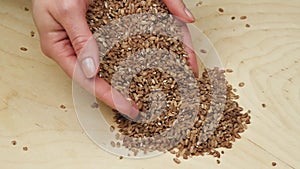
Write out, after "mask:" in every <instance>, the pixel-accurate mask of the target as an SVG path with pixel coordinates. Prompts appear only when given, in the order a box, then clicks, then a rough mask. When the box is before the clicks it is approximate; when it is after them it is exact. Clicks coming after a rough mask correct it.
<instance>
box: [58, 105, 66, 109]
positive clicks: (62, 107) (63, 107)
mask: <svg viewBox="0 0 300 169" xmlns="http://www.w3.org/2000/svg"><path fill="white" fill-rule="evenodd" d="M59 107H60V108H61V109H66V108H67V107H66V106H65V105H63V104H62V105H60V106H59Z"/></svg>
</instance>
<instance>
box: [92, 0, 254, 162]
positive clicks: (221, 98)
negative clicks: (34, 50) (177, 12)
mask: <svg viewBox="0 0 300 169" xmlns="http://www.w3.org/2000/svg"><path fill="white" fill-rule="evenodd" d="M169 13H170V12H169V11H168V9H167V8H166V6H165V5H164V4H163V3H161V2H160V1H159V0H127V1H126V0H123V1H119V0H104V1H103V0H96V1H93V3H92V4H91V5H90V8H89V10H88V12H87V20H88V22H89V26H90V29H91V31H92V32H93V33H94V35H95V36H96V40H97V42H98V44H99V48H100V53H101V52H102V53H101V54H102V55H103V57H101V64H100V72H99V77H102V78H104V79H105V80H106V81H107V82H109V83H110V84H112V86H113V87H114V88H116V89H117V90H118V91H119V92H121V93H122V94H124V95H126V96H128V97H129V98H130V99H131V100H133V101H134V102H135V103H136V104H137V106H138V108H139V110H140V112H141V113H140V115H139V117H138V119H137V120H136V121H131V120H128V119H127V118H125V117H123V116H121V115H119V114H116V115H115V117H114V119H115V122H116V123H117V125H118V130H119V133H120V134H121V135H122V137H120V134H119V133H118V135H117V136H116V138H117V139H119V140H120V141H122V146H124V147H126V148H128V149H130V150H132V151H133V152H134V154H135V155H136V154H137V153H138V152H139V151H142V152H144V153H147V152H149V151H155V150H158V151H165V150H169V151H170V152H171V153H172V154H175V155H176V157H177V158H178V157H180V156H182V157H183V158H184V159H187V158H188V157H191V156H199V155H204V154H206V153H207V154H210V155H213V156H215V157H218V158H219V157H220V153H219V152H218V151H217V150H216V149H217V148H221V147H224V148H231V147H232V142H233V141H235V140H236V139H239V138H241V136H240V135H239V133H242V132H244V131H245V130H246V129H247V124H250V116H249V114H248V113H242V111H243V109H242V108H241V107H240V106H239V105H238V103H237V102H236V101H235V100H236V99H238V96H237V95H235V94H234V93H233V91H232V90H233V89H232V86H231V85H230V84H228V82H227V81H226V79H225V75H224V73H225V71H223V70H219V69H218V68H214V69H204V70H203V73H202V75H201V76H200V77H199V78H194V77H191V74H192V71H191V69H190V68H189V67H188V66H187V65H188V63H187V53H186V52H185V51H184V44H183V43H182V35H181V29H180V25H179V24H178V21H177V20H176V19H175V18H174V17H172V16H171V15H169ZM128 16H129V17H128ZM120 19H122V21H121V22H120ZM117 20H119V21H118V22H115V21H117ZM113 22H115V23H114V24H111V23H113ZM116 23H118V24H116ZM106 26H109V28H110V29H111V30H114V33H113V34H109V33H108V32H109V31H108V30H105V29H103V27H106ZM124 32H125V33H124ZM109 44H112V46H109ZM153 49H155V50H153ZM101 54H100V55H101ZM137 63H138V64H140V66H136V64H137ZM144 63H147V64H145V66H143V64H144ZM159 63H160V64H159ZM161 64H163V65H164V67H166V68H163V69H161V68H158V67H157V65H161ZM141 65H142V66H141ZM182 65H184V66H182ZM147 66H148V67H147ZM119 67H121V68H119ZM127 69H130V70H127ZM126 71H127V72H128V71H129V72H136V73H133V76H126V75H127V74H125V75H124V72H126ZM172 71H175V72H179V73H176V74H172V73H170V72H172ZM118 72H121V73H120V74H118ZM122 73H123V74H122ZM116 74H117V76H116ZM115 77H117V79H116V78H115ZM174 77H175V78H174ZM176 77H177V78H176ZM184 83H187V84H189V85H185V87H184V89H183V90H181V88H180V87H181V86H182V85H184ZM124 86H125V87H124ZM191 91H197V92H196V93H195V92H191ZM185 96H187V97H185ZM195 98H199V99H195ZM183 100H188V101H189V103H188V104H184V103H183ZM153 103H155V106H156V109H153V107H151V106H153ZM181 110H182V112H181ZM183 112H184V113H183ZM174 161H175V162H176V163H178V161H179V160H178V159H175V160H174Z"/></svg>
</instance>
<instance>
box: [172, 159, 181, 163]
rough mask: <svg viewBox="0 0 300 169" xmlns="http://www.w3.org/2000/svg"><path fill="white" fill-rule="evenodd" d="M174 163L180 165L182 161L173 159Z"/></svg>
mask: <svg viewBox="0 0 300 169" xmlns="http://www.w3.org/2000/svg"><path fill="white" fill-rule="evenodd" d="M173 161H174V162H175V163H176V164H180V163H181V161H180V160H179V159H178V158H173Z"/></svg>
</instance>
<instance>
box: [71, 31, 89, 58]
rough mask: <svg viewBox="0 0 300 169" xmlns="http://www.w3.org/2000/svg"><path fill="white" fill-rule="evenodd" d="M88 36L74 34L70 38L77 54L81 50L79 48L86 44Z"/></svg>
mask: <svg viewBox="0 0 300 169" xmlns="http://www.w3.org/2000/svg"><path fill="white" fill-rule="evenodd" d="M87 41H88V38H87V37H86V36H85V35H76V36H74V37H73V38H72V39H71V42H72V45H73V48H74V50H75V52H76V54H77V55H79V53H80V52H81V50H82V49H83V48H84V46H85V45H86V42H87Z"/></svg>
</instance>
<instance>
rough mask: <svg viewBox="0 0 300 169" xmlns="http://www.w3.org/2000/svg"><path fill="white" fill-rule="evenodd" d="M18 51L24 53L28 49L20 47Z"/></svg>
mask: <svg viewBox="0 0 300 169" xmlns="http://www.w3.org/2000/svg"><path fill="white" fill-rule="evenodd" d="M20 50H21V51H24V52H26V51H27V50H28V49H27V48H25V47H20Z"/></svg>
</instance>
